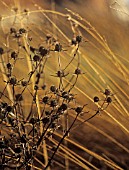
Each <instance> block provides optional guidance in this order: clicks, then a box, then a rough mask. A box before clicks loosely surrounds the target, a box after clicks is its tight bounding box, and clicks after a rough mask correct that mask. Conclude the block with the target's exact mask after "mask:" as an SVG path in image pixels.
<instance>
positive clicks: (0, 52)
mask: <svg viewBox="0 0 129 170" xmlns="http://www.w3.org/2000/svg"><path fill="white" fill-rule="evenodd" d="M0 54H1V55H2V54H4V49H3V48H2V47H0Z"/></svg>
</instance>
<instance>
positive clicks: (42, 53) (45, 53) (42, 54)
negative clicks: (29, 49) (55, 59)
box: [39, 46, 48, 56]
mask: <svg viewBox="0 0 129 170" xmlns="http://www.w3.org/2000/svg"><path fill="white" fill-rule="evenodd" d="M39 53H40V55H41V56H45V55H47V54H48V50H47V49H46V48H44V47H43V46H40V47H39Z"/></svg>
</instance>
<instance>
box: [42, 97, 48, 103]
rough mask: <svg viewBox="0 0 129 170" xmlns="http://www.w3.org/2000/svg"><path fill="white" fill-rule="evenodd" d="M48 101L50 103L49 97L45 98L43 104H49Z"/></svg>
mask: <svg viewBox="0 0 129 170" xmlns="http://www.w3.org/2000/svg"><path fill="white" fill-rule="evenodd" d="M48 101H49V97H48V96H45V97H43V99H42V102H43V103H45V104H46V103H48Z"/></svg>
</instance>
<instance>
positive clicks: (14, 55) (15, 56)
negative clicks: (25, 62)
mask: <svg viewBox="0 0 129 170" xmlns="http://www.w3.org/2000/svg"><path fill="white" fill-rule="evenodd" d="M17 56H18V54H17V53H16V52H15V51H13V52H12V53H11V58H12V59H14V60H15V59H16V58H17Z"/></svg>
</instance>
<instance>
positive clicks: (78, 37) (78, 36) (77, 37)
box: [76, 35, 82, 43]
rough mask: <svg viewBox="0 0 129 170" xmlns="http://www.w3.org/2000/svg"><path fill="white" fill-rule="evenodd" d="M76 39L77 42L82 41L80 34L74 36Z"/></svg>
mask: <svg viewBox="0 0 129 170" xmlns="http://www.w3.org/2000/svg"><path fill="white" fill-rule="evenodd" d="M76 41H77V42H78V43H80V42H81V41H82V36H80V35H77V36H76Z"/></svg>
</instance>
